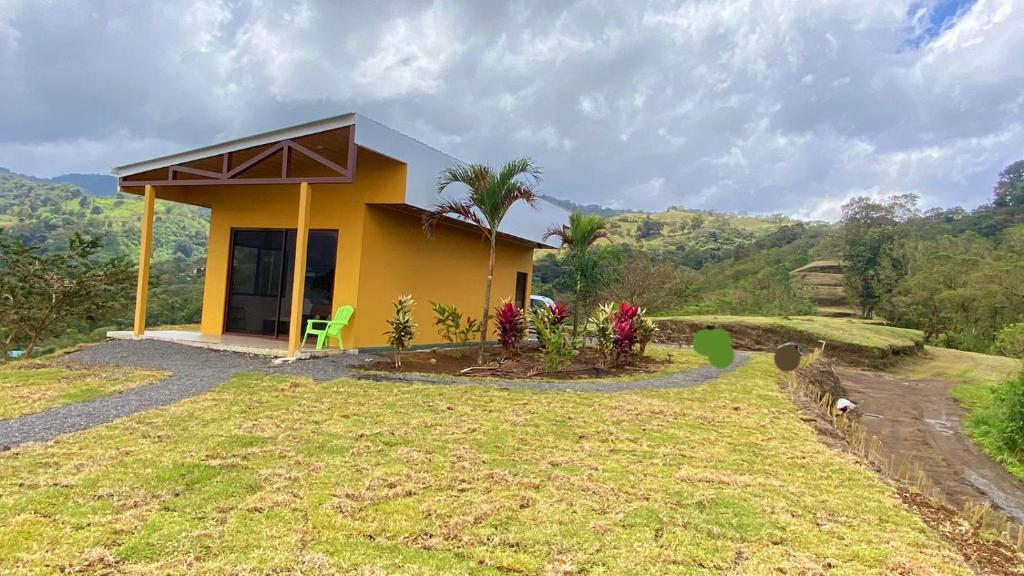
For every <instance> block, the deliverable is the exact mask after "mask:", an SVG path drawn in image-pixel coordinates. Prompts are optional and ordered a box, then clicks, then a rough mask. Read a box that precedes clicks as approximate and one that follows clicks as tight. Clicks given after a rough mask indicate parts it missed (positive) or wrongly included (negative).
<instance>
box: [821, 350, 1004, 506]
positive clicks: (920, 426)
mask: <svg viewBox="0 0 1024 576" xmlns="http://www.w3.org/2000/svg"><path fill="white" fill-rule="evenodd" d="M835 370H836V374H837V375H838V376H839V379H840V382H841V383H842V386H843V388H845V389H846V391H847V394H848V395H849V397H850V399H851V400H853V401H854V402H855V403H856V404H857V405H858V408H859V409H858V412H859V421H860V423H861V425H862V426H864V427H865V428H866V429H867V430H868V431H869V432H870V433H872V434H874V435H876V436H878V437H879V438H880V439H881V440H882V443H883V445H884V446H885V447H886V449H887V450H888V451H889V452H891V453H893V454H895V455H896V457H897V459H898V460H902V459H904V458H907V457H909V458H910V459H911V460H912V461H914V462H916V463H918V464H919V465H920V466H921V468H922V469H923V470H924V472H925V474H926V475H927V476H928V477H929V478H930V479H931V480H932V482H934V483H935V484H936V485H937V486H938V487H939V489H940V490H942V492H943V493H944V495H945V496H946V498H947V499H948V500H949V501H950V502H951V503H953V504H955V505H957V506H961V507H962V506H963V505H964V504H966V503H969V502H974V503H977V502H984V501H987V502H989V503H990V504H991V505H992V506H993V507H996V508H998V509H1000V510H1002V511H1003V512H1005V513H1006V514H1007V515H1008V516H1010V517H1011V518H1013V519H1015V520H1016V521H1017V522H1019V523H1022V524H1024V483H1021V482H1020V481H1019V480H1017V479H1016V478H1014V477H1013V476H1012V475H1011V474H1010V473H1009V472H1007V471H1006V470H1005V469H1004V468H1003V467H1002V466H1000V465H999V464H997V463H996V462H993V461H992V460H991V459H989V458H988V456H986V455H985V454H983V453H982V452H981V451H980V450H979V449H978V448H977V447H976V446H975V445H974V443H973V442H971V440H970V439H969V438H968V437H967V436H966V435H965V434H964V432H963V430H962V429H961V425H960V423H961V420H962V418H963V416H964V409H963V408H962V407H961V406H960V405H959V404H958V403H957V402H956V400H954V399H953V397H952V396H950V394H949V390H950V388H952V386H953V382H949V381H945V380H923V381H910V380H902V379H899V378H896V377H893V376H890V375H888V374H881V373H878V372H871V371H866V370H858V369H854V368H846V367H836V369H835Z"/></svg>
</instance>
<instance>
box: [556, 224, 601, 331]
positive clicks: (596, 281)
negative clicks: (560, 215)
mask: <svg viewBox="0 0 1024 576" xmlns="http://www.w3.org/2000/svg"><path fill="white" fill-rule="evenodd" d="M551 237H556V238H558V239H559V240H561V242H562V249H563V250H565V258H564V259H565V262H566V263H567V264H568V267H569V272H570V275H571V279H572V283H573V287H572V290H573V294H574V295H575V297H576V302H575V304H574V306H573V313H572V335H573V337H576V335H577V334H578V333H579V323H580V312H582V313H583V318H584V319H586V318H587V317H589V316H590V306H591V304H592V303H593V299H594V297H595V296H597V293H598V292H599V291H600V290H601V288H602V286H604V284H605V283H606V279H607V274H606V273H605V269H604V263H605V262H607V261H608V260H609V258H610V257H611V252H610V251H609V250H607V249H601V248H600V247H596V246H594V243H596V242H597V241H598V240H600V239H602V238H607V237H608V221H607V220H605V219H604V217H602V216H598V215H597V214H583V213H582V212H579V211H576V212H573V213H572V214H570V215H569V224H568V225H564V224H563V225H562V226H555V227H552V228H549V229H548V230H547V232H545V233H544V238H545V239H547V238H551Z"/></svg>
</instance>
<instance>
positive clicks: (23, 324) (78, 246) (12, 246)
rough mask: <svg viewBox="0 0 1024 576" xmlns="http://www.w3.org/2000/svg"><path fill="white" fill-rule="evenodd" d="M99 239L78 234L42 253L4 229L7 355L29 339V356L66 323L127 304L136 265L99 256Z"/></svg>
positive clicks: (0, 327)
mask: <svg viewBox="0 0 1024 576" xmlns="http://www.w3.org/2000/svg"><path fill="white" fill-rule="evenodd" d="M100 248H101V244H100V241H99V239H98V238H83V237H82V236H81V235H79V234H78V233H74V234H72V235H71V237H70V238H69V239H68V244H67V250H66V251H61V252H56V253H51V254H43V253H42V252H41V251H40V250H39V248H37V247H29V246H26V245H24V244H22V243H21V241H19V240H16V239H13V238H11V237H9V236H8V235H6V234H4V233H2V232H0V300H2V301H3V306H0V348H2V350H0V351H2V352H3V353H4V355H6V351H7V349H8V348H9V347H10V346H11V345H12V344H14V343H16V342H21V341H27V344H26V347H25V355H26V356H28V355H30V354H31V353H32V350H33V349H34V348H35V347H36V345H37V344H38V343H39V340H40V339H41V338H45V337H47V336H51V335H53V334H56V333H57V332H58V331H59V330H61V329H62V328H64V327H65V326H67V325H68V324H70V323H72V322H75V321H80V320H82V319H87V320H90V321H92V320H94V319H96V318H99V317H102V316H104V315H105V314H108V313H109V312H111V311H113V310H116V309H118V308H119V307H121V306H123V305H124V304H125V303H126V301H127V300H128V298H129V296H130V294H131V292H132V287H133V284H132V281H131V280H132V276H133V275H134V266H133V265H132V264H131V263H130V262H129V261H128V260H127V259H126V258H123V257H115V258H108V259H101V258H98V257H97V254H98V252H99V251H100Z"/></svg>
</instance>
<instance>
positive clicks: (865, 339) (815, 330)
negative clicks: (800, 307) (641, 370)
mask: <svg viewBox="0 0 1024 576" xmlns="http://www.w3.org/2000/svg"><path fill="white" fill-rule="evenodd" d="M663 319H664V320H676V319H678V320H687V321H692V322H702V323H706V324H726V323H736V324H747V325H751V326H778V327H782V328H787V329H791V330H799V331H802V332H805V333H808V334H811V335H813V336H814V337H816V338H819V339H822V340H827V341H834V342H846V343H850V344H859V345H862V346H871V347H889V346H913V345H914V344H915V343H918V342H921V341H923V339H924V337H923V335H922V334H921V332H920V331H918V330H911V329H908V328H896V327H893V326H883V325H881V324H877V323H873V322H866V321H864V320H858V319H855V318H823V317H818V316H790V317H771V316H720V315H716V316H672V317H666V318H663Z"/></svg>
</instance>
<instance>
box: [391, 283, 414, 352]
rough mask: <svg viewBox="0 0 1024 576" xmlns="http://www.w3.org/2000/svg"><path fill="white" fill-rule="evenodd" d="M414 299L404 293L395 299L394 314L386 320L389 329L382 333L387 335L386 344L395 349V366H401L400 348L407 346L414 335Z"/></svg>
mask: <svg viewBox="0 0 1024 576" xmlns="http://www.w3.org/2000/svg"><path fill="white" fill-rule="evenodd" d="M415 305H416V301H415V300H413V299H412V296H411V295H409V294H406V295H404V296H399V297H398V299H397V300H395V315H394V316H393V317H392V318H391V320H388V321H387V322H388V325H389V326H391V330H388V331H387V332H385V333H384V335H385V336H387V337H388V344H389V345H390V346H391V347H392V348H394V350H395V368H401V367H402V350H405V349H406V348H408V347H409V344H410V343H411V342H412V339H413V336H415V335H416V324H414V323H413V321H412V309H413V307H414V306H415Z"/></svg>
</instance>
